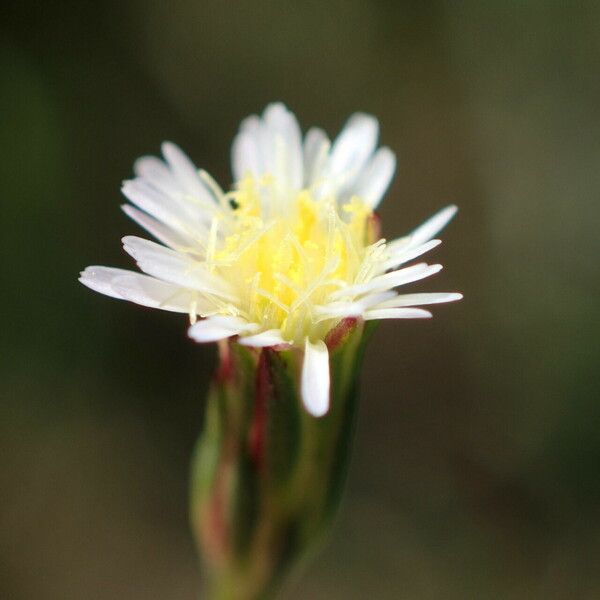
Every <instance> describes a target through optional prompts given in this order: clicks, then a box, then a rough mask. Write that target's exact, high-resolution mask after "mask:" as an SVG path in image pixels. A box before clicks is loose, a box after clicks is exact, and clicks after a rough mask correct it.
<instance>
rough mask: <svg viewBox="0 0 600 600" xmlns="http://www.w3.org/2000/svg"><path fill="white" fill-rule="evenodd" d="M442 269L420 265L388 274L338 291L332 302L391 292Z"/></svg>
mask: <svg viewBox="0 0 600 600" xmlns="http://www.w3.org/2000/svg"><path fill="white" fill-rule="evenodd" d="M441 269H442V265H428V264H427V263H419V264H416V265H412V266H410V267H406V268H404V269H400V270H398V271H392V272H391V273H386V274H385V275H379V276H377V277H374V278H373V279H371V280H370V281H368V282H366V283H361V284H358V285H352V286H349V287H347V288H342V289H339V290H336V291H335V292H333V293H332V294H330V296H329V297H330V299H331V300H336V299H338V298H344V297H352V296H358V295H363V294H366V293H367V292H369V293H370V292H375V291H383V290H389V289H392V288H395V287H397V286H399V285H405V284H407V283H412V282H413V281H418V280H419V279H424V278H425V277H429V276H430V275H435V273H438V272H439V271H441Z"/></svg>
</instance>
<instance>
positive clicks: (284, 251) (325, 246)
mask: <svg viewBox="0 0 600 600" xmlns="http://www.w3.org/2000/svg"><path fill="white" fill-rule="evenodd" d="M224 201H225V202H226V203H227V206H225V207H224V208H225V210H224V211H223V212H222V213H221V215H222V216H220V217H216V218H215V220H213V223H212V228H211V235H210V236H209V246H208V248H207V251H206V264H207V266H208V267H209V269H210V271H211V272H213V273H215V274H216V275H219V276H220V277H222V278H223V279H224V280H225V281H227V282H228V283H229V284H230V285H231V286H232V287H233V289H234V290H235V295H236V297H237V298H238V299H239V301H238V302H236V303H235V305H234V304H230V303H227V304H225V303H224V304H223V306H222V308H221V309H220V310H219V311H218V312H219V313H220V314H234V315H240V316H242V317H244V318H245V319H247V320H248V321H249V322H253V323H258V324H260V325H261V328H264V329H281V330H282V334H283V337H284V339H287V340H290V341H294V342H297V343H301V342H302V340H303V339H304V337H305V336H306V335H309V336H311V337H313V336H314V337H323V336H324V334H325V333H326V332H327V330H328V329H329V328H331V327H332V322H331V319H329V320H327V319H324V318H323V317H322V316H319V307H320V306H322V305H323V304H324V303H326V301H327V297H328V295H329V294H330V293H331V292H332V291H334V290H337V289H339V288H341V287H344V286H347V285H351V284H353V283H356V282H357V281H359V280H360V279H361V271H364V269H365V262H367V263H368V262H369V261H368V260H367V261H365V259H366V258H368V255H369V248H370V246H369V244H370V242H371V241H372V240H370V239H368V238H369V237H371V236H370V234H369V223H371V221H372V219H371V217H372V211H371V209H370V208H369V207H368V206H367V205H366V204H365V203H364V202H362V201H361V200H360V199H359V198H356V197H354V198H352V199H351V200H350V201H349V202H347V203H346V204H344V205H342V206H341V207H340V206H338V204H337V203H336V201H335V199H334V198H326V199H320V200H316V199H315V198H314V197H313V196H312V194H311V193H310V192H309V191H308V190H302V191H301V192H299V193H298V194H297V195H295V196H294V197H291V198H284V201H282V198H281V193H280V192H278V190H277V187H276V182H274V181H273V180H272V179H270V178H263V179H262V180H260V181H257V180H256V179H254V178H252V177H248V178H246V179H243V180H242V181H241V182H239V183H238V184H237V186H236V190H235V191H234V192H231V193H230V194H227V195H226V196H224ZM220 221H221V222H220ZM363 275H364V274H363Z"/></svg>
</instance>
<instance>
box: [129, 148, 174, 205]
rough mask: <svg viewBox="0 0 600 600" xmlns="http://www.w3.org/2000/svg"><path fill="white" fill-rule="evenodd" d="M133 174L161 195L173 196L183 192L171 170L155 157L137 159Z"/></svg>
mask: <svg viewBox="0 0 600 600" xmlns="http://www.w3.org/2000/svg"><path fill="white" fill-rule="evenodd" d="M133 172H134V173H135V174H136V175H137V176H138V177H139V178H141V179H144V180H145V181H146V182H147V183H149V184H150V185H152V186H153V187H155V188H156V189H157V190H158V191H160V192H162V193H163V194H167V195H169V196H174V195H177V194H181V193H182V192H183V191H184V190H183V188H182V187H181V184H180V183H179V182H178V181H177V179H176V178H175V175H174V174H173V172H172V171H171V169H169V167H168V166H167V165H166V164H165V163H164V162H163V161H162V160H160V158H157V157H156V156H142V157H141V158H138V159H137V160H136V161H135V163H134V165H133Z"/></svg>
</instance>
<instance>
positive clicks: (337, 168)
mask: <svg viewBox="0 0 600 600" xmlns="http://www.w3.org/2000/svg"><path fill="white" fill-rule="evenodd" d="M378 135H379V123H378V122H377V119H376V118H375V117H372V116H371V115H366V114H363V113H356V114H354V115H352V116H351V117H350V119H348V122H347V123H346V125H345V126H344V128H343V129H342V131H341V133H340V134H339V135H338V137H337V138H336V140H335V141H334V143H333V146H332V148H331V162H330V165H329V171H330V174H331V175H334V176H337V175H340V174H341V173H354V174H358V171H359V170H360V169H361V168H362V167H363V166H364V165H365V163H366V162H367V160H368V159H369V157H370V156H371V154H373V151H374V150H375V147H376V145H377V137H378Z"/></svg>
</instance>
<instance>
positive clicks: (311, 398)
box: [301, 338, 330, 417]
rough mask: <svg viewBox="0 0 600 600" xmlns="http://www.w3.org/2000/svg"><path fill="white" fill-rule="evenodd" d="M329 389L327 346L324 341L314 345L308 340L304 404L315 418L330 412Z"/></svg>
mask: <svg viewBox="0 0 600 600" xmlns="http://www.w3.org/2000/svg"><path fill="white" fill-rule="evenodd" d="M329 387H330V375H329V351H328V350H327V346H326V344H325V342H323V341H322V340H319V341H317V342H314V343H312V342H311V341H310V340H309V339H308V338H306V342H305V344H304V362H303V364H302V383H301V390H302V402H303V403H304V406H305V407H306V410H307V411H308V412H309V413H310V414H311V415H313V416H314V417H322V416H323V415H325V414H326V413H327V411H328V410H329Z"/></svg>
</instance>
